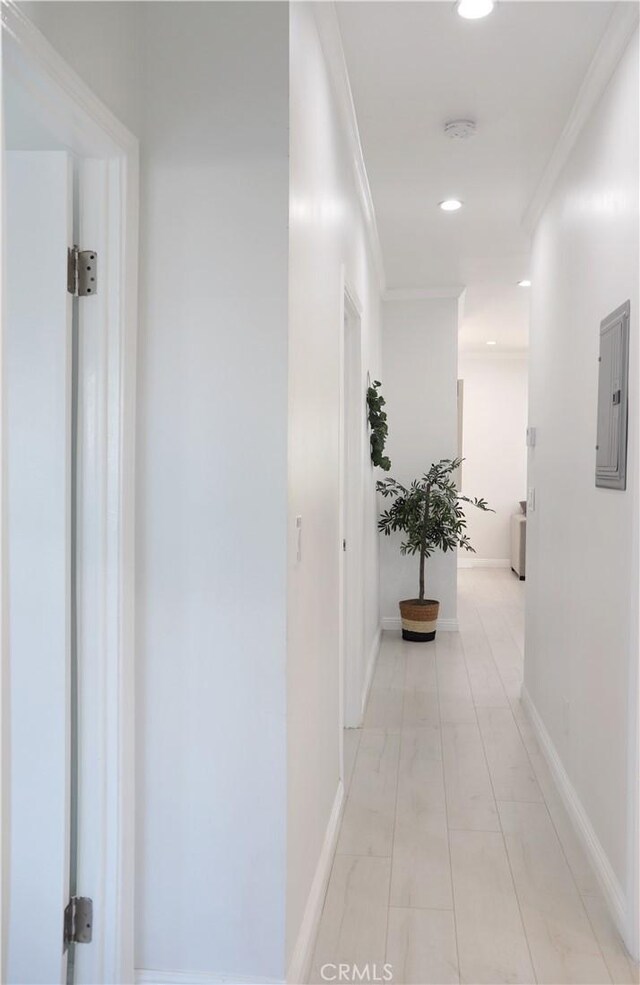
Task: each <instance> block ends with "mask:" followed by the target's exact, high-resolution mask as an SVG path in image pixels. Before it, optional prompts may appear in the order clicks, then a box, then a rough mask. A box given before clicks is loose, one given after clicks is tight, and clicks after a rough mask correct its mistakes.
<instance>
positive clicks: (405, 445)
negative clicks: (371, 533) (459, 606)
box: [379, 298, 458, 620]
mask: <svg viewBox="0 0 640 985" xmlns="http://www.w3.org/2000/svg"><path fill="white" fill-rule="evenodd" d="M382 318H383V334H382V337H383V356H382V365H383V369H382V375H381V381H382V384H383V386H382V393H383V395H384V397H385V400H386V401H387V406H386V408H385V410H386V411H387V413H388V415H389V420H388V423H389V441H388V445H387V448H388V454H389V457H390V458H391V471H390V472H389V473H388V474H389V475H390V476H393V478H394V479H398V481H400V482H402V483H403V484H404V485H408V484H409V483H410V482H411V480H412V479H414V478H418V477H420V476H421V475H423V473H424V472H426V471H427V469H428V468H429V466H430V465H431V464H432V462H437V461H439V460H440V459H441V458H455V457H456V454H457V440H458V437H457V435H458V430H457V395H456V382H457V362H458V300H457V299H456V298H436V299H433V300H411V301H401V300H393V301H385V302H384V304H383V316H382ZM384 505H385V500H383V499H382V498H380V501H379V506H380V508H381V509H384ZM401 539H402V538H401V537H400V535H392V536H391V537H383V536H381V538H380V540H381V544H380V594H381V612H382V617H383V619H396V620H397V619H399V612H398V602H399V601H400V600H401V599H407V598H415V597H416V596H417V594H418V559H417V557H411V556H407V557H403V556H402V555H401V554H400V542H401ZM456 587H457V577H456V554H455V552H454V551H452V552H448V553H447V554H443V553H442V552H438V553H436V554H434V555H433V557H431V558H430V559H429V560H428V562H427V573H426V593H427V595H428V597H429V598H435V599H439V600H440V618H441V619H455V618H456Z"/></svg>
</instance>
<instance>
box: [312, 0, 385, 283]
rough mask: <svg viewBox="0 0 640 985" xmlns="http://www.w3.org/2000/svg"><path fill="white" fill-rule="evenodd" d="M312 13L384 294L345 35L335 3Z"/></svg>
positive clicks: (320, 5) (317, 5)
mask: <svg viewBox="0 0 640 985" xmlns="http://www.w3.org/2000/svg"><path fill="white" fill-rule="evenodd" d="M313 11H314V15H315V20H316V26H317V28H318V34H319V35H320V43H321V45H322V50H323V52H324V56H325V60H326V63H327V68H328V71H329V77H330V79H331V83H332V86H333V91H334V95H335V97H336V101H337V103H338V112H339V114H340V118H341V121H342V125H343V128H344V132H345V136H346V138H347V144H348V150H349V158H350V160H351V167H352V170H353V177H354V181H355V185H356V190H357V193H358V199H359V201H360V208H361V210H362V216H363V219H364V223H365V227H366V230H367V237H368V240H369V247H370V249H371V253H372V255H373V262H374V265H375V268H376V273H377V275H378V282H379V285H380V291H381V293H384V290H385V283H386V279H385V272H384V262H383V259H382V249H381V247H380V237H379V235H378V226H377V223H376V213H375V209H374V207H373V198H372V197H371V188H370V186H369V178H368V176H367V169H366V167H365V163H364V156H363V153H362V144H361V142H360V132H359V130H358V119H357V116H356V109H355V104H354V102H353V93H352V92H351V83H350V81H349V73H348V70H347V63H346V60H345V57H344V48H343V46H342V35H341V34H340V24H339V23H338V15H337V13H336V8H335V3H333V2H330V3H314V4H313Z"/></svg>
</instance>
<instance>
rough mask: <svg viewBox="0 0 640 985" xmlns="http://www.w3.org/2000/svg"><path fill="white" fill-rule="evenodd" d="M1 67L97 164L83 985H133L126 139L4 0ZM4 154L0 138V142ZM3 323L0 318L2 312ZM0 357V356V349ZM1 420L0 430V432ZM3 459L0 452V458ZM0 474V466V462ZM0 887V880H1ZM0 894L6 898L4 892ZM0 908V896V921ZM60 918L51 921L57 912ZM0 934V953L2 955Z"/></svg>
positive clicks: (131, 398) (133, 322)
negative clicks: (92, 833) (88, 915)
mask: <svg viewBox="0 0 640 985" xmlns="http://www.w3.org/2000/svg"><path fill="white" fill-rule="evenodd" d="M2 35H3V38H2V39H3V58H2V61H3V71H4V72H9V73H10V74H11V75H12V77H13V78H14V79H15V80H16V81H17V82H18V83H19V84H20V86H21V87H22V88H23V89H24V90H25V91H26V92H27V93H28V94H29V98H30V100H31V102H32V104H33V105H34V107H36V109H37V111H38V112H39V113H42V115H43V119H46V121H47V126H48V129H49V131H50V132H52V135H53V136H55V137H56V138H57V139H59V140H60V141H61V142H62V143H64V144H65V145H66V146H67V147H68V148H69V150H70V151H71V152H72V153H74V154H76V155H77V156H79V157H85V158H91V159H100V160H103V161H105V162H106V181H105V183H104V194H105V196H106V198H105V201H104V206H105V209H106V215H107V216H108V222H107V230H106V233H105V247H106V251H107V256H105V257H104V260H103V262H102V273H101V271H100V270H99V272H98V277H99V281H98V284H99V292H100V293H101V294H102V297H103V298H104V306H103V308H102V311H103V325H104V331H105V345H104V365H103V366H102V373H103V388H104V390H103V393H104V402H103V408H102V409H103V415H102V416H103V420H104V426H103V427H102V428H101V432H100V434H99V435H98V445H99V447H98V452H97V454H96V458H95V464H96V469H97V475H96V482H97V484H99V486H100V489H101V490H102V496H101V499H100V505H99V519H100V527H101V532H102V538H103V553H102V556H103V558H104V563H103V564H101V565H100V566H99V571H100V585H101V611H100V613H99V618H100V626H101V630H102V635H103V639H104V644H103V645H102V646H101V647H99V648H98V649H97V652H96V653H95V655H93V663H92V674H93V673H94V672H95V673H96V674H97V675H99V677H100V679H101V681H102V685H103V686H102V688H101V691H100V693H99V694H97V695H96V697H95V703H94V705H93V707H92V708H91V713H92V714H94V713H95V714H97V715H99V719H100V750H99V752H100V754H99V757H98V761H97V762H96V763H95V772H94V776H93V777H92V782H93V783H94V788H93V790H91V791H89V793H88V796H94V797H97V798H98V800H99V802H100V803H101V805H102V807H101V810H100V812H99V820H98V823H99V824H100V827H101V830H100V832H99V838H97V841H98V842H99V843H100V844H101V845H102V846H103V851H102V857H101V859H100V871H101V885H100V887H99V893H100V898H99V899H97V900H94V904H95V905H96V913H95V916H94V921H95V923H96V925H97V924H98V921H99V923H100V927H101V939H100V945H101V946H100V947H96V948H95V956H94V958H93V962H94V965H93V970H94V975H95V977H94V979H93V980H95V981H109V982H131V981H133V980H134V948H133V944H134V909H133V907H134V854H133V853H134V834H135V831H134V792H135V787H134V653H135V635H134V634H135V612H134V591H135V577H134V575H135V572H134V560H135V558H134V504H135V500H134V468H135V459H134V453H135V388H136V335H137V317H138V312H137V308H138V283H137V276H138V271H137V266H138V200H139V191H138V140H137V138H136V137H134V136H133V134H131V133H130V132H129V131H128V130H127V129H126V128H125V127H124V126H123V125H122V124H121V123H120V122H119V120H117V119H116V117H115V116H114V115H113V114H112V113H111V112H110V110H108V109H107V108H106V106H104V104H103V103H102V102H101V101H100V100H99V99H97V97H96V96H95V95H94V93H93V92H92V91H91V89H90V88H89V87H88V86H87V85H86V84H85V83H84V82H83V80H82V79H81V78H80V77H79V76H78V75H77V74H76V73H75V72H74V71H73V70H72V69H71V68H70V67H69V65H68V64H67V63H66V62H65V61H64V59H63V58H62V57H61V56H60V55H59V54H58V52H57V51H56V50H55V49H54V48H53V47H52V46H51V45H50V44H49V42H48V41H47V40H46V39H45V38H44V36H43V35H42V34H41V33H40V32H39V31H38V30H37V29H36V28H35V26H34V25H33V24H32V23H31V21H30V20H29V19H28V18H27V17H25V15H24V14H23V13H22V12H21V11H20V10H19V9H18V7H17V6H16V4H15V3H14V2H13V0H5V2H4V3H3V6H2ZM3 153H4V141H3ZM3 320H4V310H3ZM0 358H1V353H0ZM4 426H5V424H4V422H3V423H2V428H4ZM2 461H3V462H4V456H3V458H2ZM3 469H4V466H3ZM5 488H6V476H5V474H4V471H3V473H2V476H1V481H0V498H1V506H2V523H1V530H2V538H1V548H0V568H1V579H2V632H1V637H0V645H1V648H2V668H1V677H0V686H1V687H2V702H1V707H2V711H3V712H4V714H3V715H2V736H1V738H2V747H3V752H2V756H3V759H2V766H3V771H2V772H3V784H2V821H3V824H2V830H3V835H2V838H3V842H2V853H1V859H2V869H3V870H4V869H5V866H6V865H7V861H8V836H7V835H6V832H7V821H8V817H9V811H8V798H9V796H10V790H9V788H8V783H7V779H6V776H7V771H6V765H7V738H8V734H9V729H8V721H7V711H8V708H7V704H8V687H7V684H8V673H9V669H8V668H9V654H8V649H7V638H6V637H7V634H6V628H7V627H6V605H5V602H6V572H7V568H6V563H7V556H6V551H7V544H6V536H5V535H4V534H5V529H6V527H5V524H6V498H5ZM2 885H3V886H5V887H6V885H7V880H6V879H3V880H2ZM5 891H6V890H5ZM7 903H8V900H6V899H4V898H3V899H2V904H3V906H2V909H3V912H4V913H6V904H7ZM61 921H62V915H61ZM5 932H6V928H5V925H4V923H3V926H2V945H3V946H2V957H3V959H4V957H5V954H6V948H5V945H6V937H5Z"/></svg>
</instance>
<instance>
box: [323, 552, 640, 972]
mask: <svg viewBox="0 0 640 985" xmlns="http://www.w3.org/2000/svg"><path fill="white" fill-rule="evenodd" d="M458 585H459V602H458V620H459V626H460V630H459V632H457V633H440V634H438V637H437V639H436V642H435V643H427V644H417V643H403V642H402V640H401V639H400V634H399V633H385V634H384V638H383V643H382V648H381V651H380V656H379V659H378V665H377V668H376V672H375V676H374V680H373V684H372V688H371V694H370V697H369V703H368V707H367V710H366V714H365V720H364V727H363V728H362V729H359V730H350V731H348V732H346V733H345V774H346V775H345V783H346V786H347V801H346V805H345V811H344V817H343V821H342V828H341V831H340V836H339V839H338V850H337V853H336V856H335V859H334V863H333V868H332V872H331V877H330V880H329V887H328V890H327V895H326V899H325V903H324V909H323V912H322V918H321V921H320V928H319V932H318V938H317V942H316V948H315V954H314V958H313V963H312V971H311V978H310V981H311V982H314V983H315V982H322V981H323V978H322V975H321V972H320V969H321V967H322V965H323V964H326V963H330V964H333V965H338V964H340V963H343V964H344V963H346V964H353V963H355V964H357V965H358V967H359V969H361V968H362V966H363V965H366V964H368V965H369V967H370V969H371V970H370V973H372V971H373V967H372V966H373V965H374V964H375V965H377V971H378V974H379V975H382V966H383V964H384V963H385V962H388V963H389V964H390V965H392V966H393V981H394V982H395V983H396V985H410V983H411V985H413V983H417V985H430V983H445V982H446V983H448V982H463V983H466V985H479V983H485V982H486V983H490V985H501V983H505V982H523V983H535V982H540V983H548V985H564V983H576V985H587V983H596V985H603V983H606V982H609V983H611V982H613V983H616V985H633V983H638V981H639V975H638V967H637V966H636V965H634V964H633V963H632V961H631V959H630V958H629V956H628V954H627V952H626V950H625V948H624V945H623V944H622V941H621V940H620V937H619V935H618V934H617V932H616V930H615V928H614V926H613V924H612V922H611V919H610V917H609V915H608V913H607V909H606V906H605V905H604V901H603V899H602V897H601V895H600V892H599V889H598V886H597V883H596V880H595V877H594V875H593V873H592V872H591V869H590V866H589V863H588V861H587V859H586V857H585V855H584V853H583V851H582V848H581V846H580V844H579V843H578V841H577V839H576V837H575V835H574V834H573V830H572V827H571V823H570V821H569V819H568V817H567V815H566V813H565V811H564V808H563V806H562V803H561V801H560V799H559V797H558V795H557V794H556V792H555V789H554V786H553V783H552V781H551V778H550V775H549V772H548V770H547V767H546V765H545V762H544V759H543V757H542V754H541V752H540V749H539V748H538V745H537V743H536V740H535V737H534V735H533V732H532V730H531V728H530V727H529V725H528V722H527V719H526V716H525V715H524V713H523V710H522V707H521V705H520V699H519V694H520V685H521V680H522V659H523V639H524V586H523V585H522V584H521V583H520V582H519V581H518V580H517V579H516V577H515V576H514V575H513V574H512V573H511V572H510V571H508V570H506V569H505V570H503V569H496V570H491V569H479V570H473V569H462V570H461V571H460V572H459V582H458ZM330 974H335V972H333V971H330Z"/></svg>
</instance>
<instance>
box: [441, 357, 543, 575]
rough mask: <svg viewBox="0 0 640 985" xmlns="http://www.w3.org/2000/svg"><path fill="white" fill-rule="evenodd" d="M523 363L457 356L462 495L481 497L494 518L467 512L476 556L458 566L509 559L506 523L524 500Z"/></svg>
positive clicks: (462, 558) (469, 509)
mask: <svg viewBox="0 0 640 985" xmlns="http://www.w3.org/2000/svg"><path fill="white" fill-rule="evenodd" d="M527 374H528V369H527V357H526V355H525V354H521V355H512V354H509V355H503V354H501V353H489V354H487V355H485V354H484V353H482V354H481V353H460V357H459V360H458V378H459V379H461V380H464V400H463V415H462V417H463V434H462V453H463V455H464V459H465V460H464V464H463V466H462V492H463V493H464V494H465V495H466V496H481V497H483V498H484V499H486V500H487V502H488V503H489V506H490V507H491V508H492V509H493V510H495V513H483V512H481V511H480V510H477V509H474V508H473V507H472V506H469V507H467V509H466V516H467V521H468V525H467V530H468V533H469V536H470V538H471V543H472V545H473V547H474V548H475V550H476V553H475V554H471V553H469V552H468V551H460V552H459V561H461V562H462V563H465V562H469V561H470V563H473V562H474V561H475V560H476V559H483V560H484V559H493V560H504V559H508V558H509V556H510V553H511V549H510V522H511V515H512V514H513V513H519V512H520V500H521V499H526V498H527V449H526V429H527Z"/></svg>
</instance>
